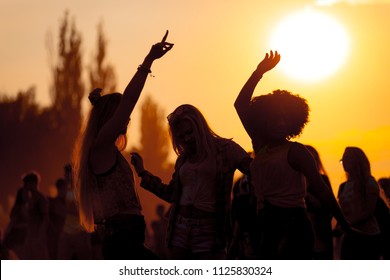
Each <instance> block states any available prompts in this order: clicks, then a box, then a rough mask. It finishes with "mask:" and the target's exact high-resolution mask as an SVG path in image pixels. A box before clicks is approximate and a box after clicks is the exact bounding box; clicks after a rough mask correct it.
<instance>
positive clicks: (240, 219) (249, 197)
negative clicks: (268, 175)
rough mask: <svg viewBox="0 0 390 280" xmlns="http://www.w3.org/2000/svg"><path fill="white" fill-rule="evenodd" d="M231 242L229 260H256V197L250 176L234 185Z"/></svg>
mask: <svg viewBox="0 0 390 280" xmlns="http://www.w3.org/2000/svg"><path fill="white" fill-rule="evenodd" d="M230 219H231V235H232V236H231V241H230V242H229V248H228V258H229V259H256V258H257V255H256V253H257V252H256V248H257V242H258V236H257V233H256V226H255V225H256V224H255V221H256V196H255V193H254V190H253V186H252V184H251V181H250V178H249V176H248V175H246V174H243V175H242V176H241V177H240V178H239V179H238V180H237V181H236V182H235V183H234V185H233V190H232V204H231V216H230Z"/></svg>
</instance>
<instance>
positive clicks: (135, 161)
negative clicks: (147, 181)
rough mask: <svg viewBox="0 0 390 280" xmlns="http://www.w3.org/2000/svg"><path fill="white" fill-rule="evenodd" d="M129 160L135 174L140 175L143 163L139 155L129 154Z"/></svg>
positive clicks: (143, 169)
mask: <svg viewBox="0 0 390 280" xmlns="http://www.w3.org/2000/svg"><path fill="white" fill-rule="evenodd" d="M130 155H131V158H130V162H131V164H132V165H133V166H134V169H135V172H137V174H140V173H141V172H143V171H145V168H144V161H143V159H142V157H141V155H140V154H139V153H135V152H134V153H130Z"/></svg>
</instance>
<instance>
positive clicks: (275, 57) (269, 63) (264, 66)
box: [256, 51, 280, 74]
mask: <svg viewBox="0 0 390 280" xmlns="http://www.w3.org/2000/svg"><path fill="white" fill-rule="evenodd" d="M279 61H280V54H278V52H277V51H275V53H274V52H273V51H270V53H269V54H268V53H266V54H265V57H264V59H263V60H262V61H261V62H260V63H259V65H258V66H257V69H256V72H257V71H258V72H260V73H261V74H264V73H266V72H268V71H269V70H271V69H272V68H274V67H275V66H276V65H277V64H278V63H279Z"/></svg>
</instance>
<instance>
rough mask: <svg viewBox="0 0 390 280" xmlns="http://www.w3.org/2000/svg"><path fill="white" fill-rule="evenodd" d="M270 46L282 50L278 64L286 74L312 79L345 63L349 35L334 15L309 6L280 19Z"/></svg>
mask: <svg viewBox="0 0 390 280" xmlns="http://www.w3.org/2000/svg"><path fill="white" fill-rule="evenodd" d="M270 49H271V50H277V51H278V52H279V53H280V55H281V60H280V64H279V66H278V67H280V69H281V70H282V71H283V72H284V73H285V74H286V75H288V76H290V77H292V78H294V79H298V80H301V81H308V82H311V81H318V80H321V79H324V78H327V77H329V76H330V75H332V74H334V73H335V72H336V71H337V70H338V69H339V68H340V67H341V66H342V65H343V64H344V63H345V61H346V59H347V56H348V49H349V38H348V35H347V33H346V31H345V29H344V27H343V26H342V25H341V24H340V23H339V22H338V21H336V20H335V19H334V18H332V17H330V16H328V15H326V14H324V13H320V12H315V11H313V10H310V9H307V10H305V11H303V12H298V13H295V14H292V15H290V16H288V17H287V18H285V19H284V20H282V21H281V22H280V24H279V25H278V26H277V28H276V30H275V32H274V33H273V34H272V37H271V40H270Z"/></svg>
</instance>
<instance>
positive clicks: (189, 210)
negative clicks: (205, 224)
mask: <svg viewBox="0 0 390 280" xmlns="http://www.w3.org/2000/svg"><path fill="white" fill-rule="evenodd" d="M177 213H178V214H180V215H181V216H183V217H185V218H191V219H212V218H215V213H214V212H209V211H205V210H202V209H199V208H197V207H195V206H193V205H178V206H177Z"/></svg>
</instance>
